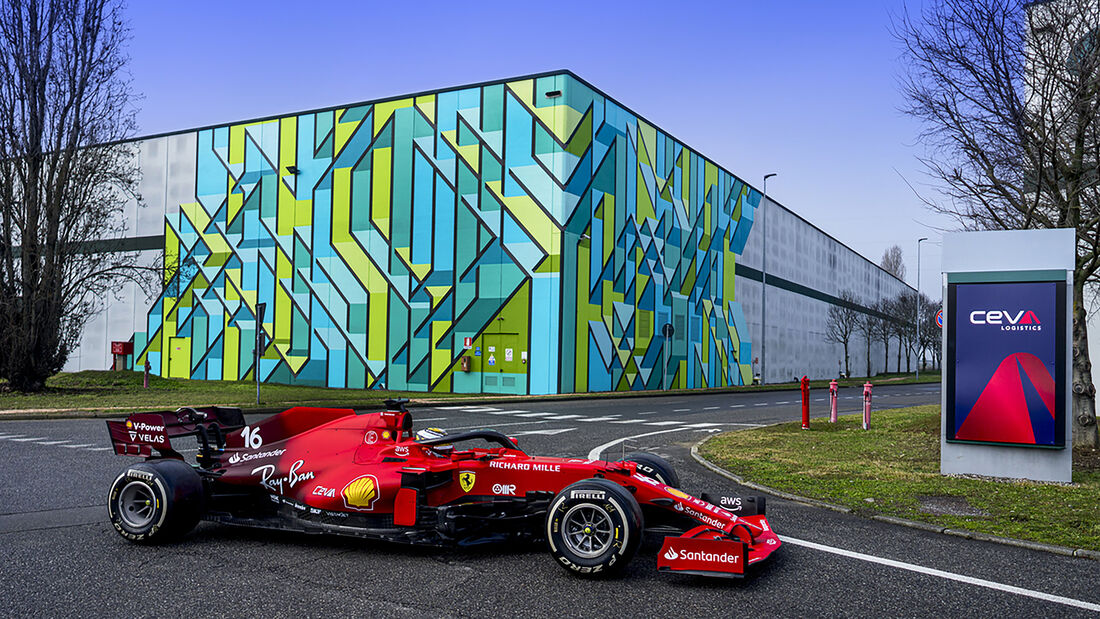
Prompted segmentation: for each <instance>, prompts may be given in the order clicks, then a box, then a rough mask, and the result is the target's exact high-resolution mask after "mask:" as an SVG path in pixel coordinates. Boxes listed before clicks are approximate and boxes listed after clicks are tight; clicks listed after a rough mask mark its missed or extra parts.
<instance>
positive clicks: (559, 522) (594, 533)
mask: <svg viewBox="0 0 1100 619" xmlns="http://www.w3.org/2000/svg"><path fill="white" fill-rule="evenodd" d="M643 529H644V521H643V518H642V509H641V507H639V505H638V501H637V500H635V499H634V496H633V495H631V494H630V492H628V491H627V490H626V489H625V488H623V487H622V486H620V485H618V484H616V483H614V482H610V481H607V480H606V479H586V480H584V481H579V482H577V483H575V484H571V485H569V486H566V487H565V488H564V489H563V490H562V491H561V492H559V493H558V496H556V497H554V500H553V502H552V503H551V504H550V509H549V510H548V511H547V513H546V539H547V542H549V544H550V554H551V555H552V556H553V557H554V559H555V560H556V561H557V563H558V564H559V565H561V566H562V567H564V568H565V569H567V570H569V571H570V572H573V573H574V574H579V575H582V576H600V575H604V574H612V573H614V572H618V571H619V570H621V569H623V568H624V567H626V564H627V563H629V562H630V559H631V558H633V557H634V553H635V552H636V551H637V550H638V544H639V543H641V541H642V531H643Z"/></svg>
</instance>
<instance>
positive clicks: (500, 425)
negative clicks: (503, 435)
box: [447, 420, 550, 430]
mask: <svg viewBox="0 0 1100 619" xmlns="http://www.w3.org/2000/svg"><path fill="white" fill-rule="evenodd" d="M538 423H550V422H549V421H546V420H542V421H516V422H513V423H497V424H493V427H494V428H503V427H505V426H530V425H535V424H538ZM447 429H448V430H488V429H490V428H488V427H487V426H486V425H485V424H480V425H476V426H460V427H458V428H447Z"/></svg>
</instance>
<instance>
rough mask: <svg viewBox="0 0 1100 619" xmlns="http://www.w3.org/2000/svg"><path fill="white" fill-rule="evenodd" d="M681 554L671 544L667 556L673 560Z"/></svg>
mask: <svg viewBox="0 0 1100 619" xmlns="http://www.w3.org/2000/svg"><path fill="white" fill-rule="evenodd" d="M678 556H680V555H679V554H678V553H677V552H676V551H675V550H674V549H673V548H672V547H671V546H669V548H668V552H666V553H665V558H666V559H668V560H669V561H672V560H673V559H675V558H676V557H678Z"/></svg>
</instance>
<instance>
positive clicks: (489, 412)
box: [467, 408, 527, 415]
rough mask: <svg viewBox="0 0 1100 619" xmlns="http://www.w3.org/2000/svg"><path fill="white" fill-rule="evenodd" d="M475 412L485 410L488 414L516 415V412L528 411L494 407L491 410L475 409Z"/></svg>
mask: <svg viewBox="0 0 1100 619" xmlns="http://www.w3.org/2000/svg"><path fill="white" fill-rule="evenodd" d="M467 412H470V411H467ZM474 412H484V413H485V414H487V415H515V414H516V413H526V412H527V411H502V410H500V409H496V408H494V409H493V410H491V411H474Z"/></svg>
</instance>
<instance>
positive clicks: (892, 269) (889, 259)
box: [879, 245, 905, 280]
mask: <svg viewBox="0 0 1100 619" xmlns="http://www.w3.org/2000/svg"><path fill="white" fill-rule="evenodd" d="M879 266H880V267H882V270H883V271H886V272H887V273H890V274H892V275H893V276H894V277H896V278H898V279H900V280H904V279H905V260H904V259H903V258H902V255H901V246H900V245H894V246H893V247H890V248H889V249H887V250H886V251H885V252H883V254H882V262H880V263H879Z"/></svg>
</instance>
